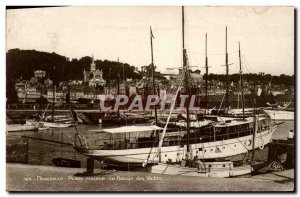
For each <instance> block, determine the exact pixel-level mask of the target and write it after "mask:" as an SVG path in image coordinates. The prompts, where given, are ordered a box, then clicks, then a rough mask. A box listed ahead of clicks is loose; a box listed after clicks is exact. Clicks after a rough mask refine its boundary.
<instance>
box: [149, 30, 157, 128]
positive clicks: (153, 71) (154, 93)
mask: <svg viewBox="0 0 300 197" xmlns="http://www.w3.org/2000/svg"><path fill="white" fill-rule="evenodd" d="M152 38H154V36H153V33H152V29H151V26H150V42H151V67H152V86H153V95H156V86H155V78H154V73H155V69H154V63H153V43H152ZM154 114H155V125H157V123H158V121H157V109H156V105H154Z"/></svg>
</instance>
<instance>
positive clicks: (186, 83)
mask: <svg viewBox="0 0 300 197" xmlns="http://www.w3.org/2000/svg"><path fill="white" fill-rule="evenodd" d="M182 50H183V65H182V66H183V71H184V72H185V89H186V93H187V95H188V99H187V105H186V132H187V136H186V137H187V138H186V141H187V145H186V147H187V156H188V158H187V159H189V156H190V155H189V153H190V112H189V104H190V97H191V93H190V88H189V81H188V80H189V77H188V72H189V69H188V65H187V55H186V49H185V43H184V7H183V6H182Z"/></svg>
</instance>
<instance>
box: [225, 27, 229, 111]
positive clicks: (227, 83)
mask: <svg viewBox="0 0 300 197" xmlns="http://www.w3.org/2000/svg"><path fill="white" fill-rule="evenodd" d="M225 66H226V100H225V107H228V106H229V105H228V93H229V76H228V74H229V68H228V53H227V26H226V34H225Z"/></svg>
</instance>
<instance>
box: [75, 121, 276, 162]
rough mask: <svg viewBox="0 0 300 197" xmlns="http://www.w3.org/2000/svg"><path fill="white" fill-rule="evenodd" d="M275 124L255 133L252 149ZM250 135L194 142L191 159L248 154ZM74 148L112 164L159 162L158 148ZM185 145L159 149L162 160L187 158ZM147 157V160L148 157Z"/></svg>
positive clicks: (265, 138) (269, 135)
mask: <svg viewBox="0 0 300 197" xmlns="http://www.w3.org/2000/svg"><path fill="white" fill-rule="evenodd" d="M276 129H277V125H274V126H271V127H270V128H269V129H267V130H264V131H262V132H260V133H257V134H256V137H255V144H254V146H255V147H254V148H255V149H257V148H260V149H263V148H264V146H265V145H267V144H268V143H269V142H270V140H271V138H272V135H273V133H274V132H275V130H276ZM252 140H253V135H248V136H243V137H240V138H234V139H228V140H223V141H214V142H206V143H197V144H191V145H190V154H191V156H192V158H194V157H196V156H197V158H198V159H204V160H205V159H218V158H226V157H230V156H234V155H239V154H244V153H247V152H248V151H249V150H252V147H253V144H252ZM74 148H75V150H76V151H77V152H78V153H80V154H83V155H85V156H88V157H93V158H94V159H96V160H100V161H104V162H105V163H108V164H109V163H114V164H119V165H122V164H124V165H128V164H134V165H140V166H141V165H142V164H143V163H145V162H147V163H148V164H155V163H158V162H159V156H158V154H157V149H158V148H157V147H154V148H153V149H152V150H151V148H138V149H121V150H102V149H89V148H87V147H84V146H74ZM186 156H187V155H186V146H179V145H177V146H165V147H164V146H163V147H162V148H161V154H160V157H161V162H162V163H167V162H181V161H182V160H184V159H185V158H186ZM147 158H148V159H147Z"/></svg>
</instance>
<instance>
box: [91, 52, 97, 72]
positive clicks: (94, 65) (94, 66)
mask: <svg viewBox="0 0 300 197" xmlns="http://www.w3.org/2000/svg"><path fill="white" fill-rule="evenodd" d="M95 70H96V64H95V62H94V55H92V63H91V72H94V71H95Z"/></svg>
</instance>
